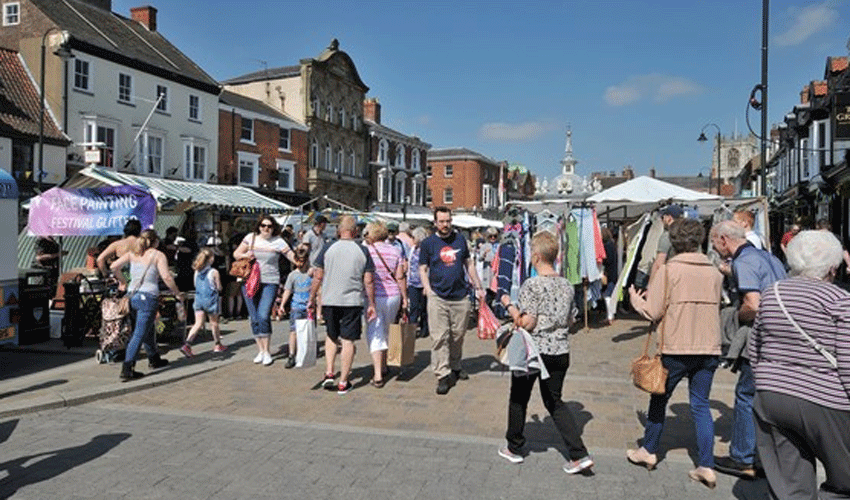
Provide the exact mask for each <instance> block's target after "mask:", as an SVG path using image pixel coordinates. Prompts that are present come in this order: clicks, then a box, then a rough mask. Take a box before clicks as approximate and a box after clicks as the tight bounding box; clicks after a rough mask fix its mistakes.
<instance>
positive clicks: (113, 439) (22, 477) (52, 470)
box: [0, 432, 131, 499]
mask: <svg viewBox="0 0 850 500" xmlns="http://www.w3.org/2000/svg"><path fill="white" fill-rule="evenodd" d="M130 436H131V434H128V433H123V432H122V433H117V434H104V435H101V436H95V437H93V438H92V440H91V441H90V442H88V443H86V444H83V445H80V446H72V447H69V448H63V449H61V450H56V451H48V452H44V453H38V454H35V455H28V456H24V457H20V458H16V459H13V460H9V461H7V462H4V463H2V464H0V471H3V470H5V471H6V472H7V473H8V477H6V478H5V479H3V480H2V481H0V491H2V493H0V498H3V499H5V498H9V497H11V496H12V495H14V494H15V493H16V492H17V491H18V490H19V489H20V488H22V487H25V486H28V485H31V484H35V483H40V482H42V481H46V480H49V479H52V478H54V477H56V476H59V475H60V474H63V473H65V472H67V471H69V470H71V469H73V468H75V467H77V466H78V465H82V464H84V463H86V462H90V461H92V460H94V459H96V458H98V457H100V456H103V455H105V454H106V453H108V452H109V451H110V450H111V449H113V448H115V447H116V446H118V445H119V444H120V443H121V442H122V441H124V440H126V439H127V438H129V437H130ZM25 464H26V465H25Z"/></svg>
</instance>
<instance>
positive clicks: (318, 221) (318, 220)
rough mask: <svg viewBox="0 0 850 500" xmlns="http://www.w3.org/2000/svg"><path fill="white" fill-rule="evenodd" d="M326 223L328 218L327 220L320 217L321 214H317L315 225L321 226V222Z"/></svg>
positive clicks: (322, 216)
mask: <svg viewBox="0 0 850 500" xmlns="http://www.w3.org/2000/svg"><path fill="white" fill-rule="evenodd" d="M327 221H328V218H327V217H325V216H324V215H322V214H319V215H317V216H316V222H315V223H316V224H321V223H323V222H327Z"/></svg>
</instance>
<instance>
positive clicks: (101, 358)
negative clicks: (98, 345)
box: [94, 349, 109, 364]
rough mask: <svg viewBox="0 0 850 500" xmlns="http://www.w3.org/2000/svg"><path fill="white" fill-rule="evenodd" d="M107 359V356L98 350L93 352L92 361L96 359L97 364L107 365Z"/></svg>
mask: <svg viewBox="0 0 850 500" xmlns="http://www.w3.org/2000/svg"><path fill="white" fill-rule="evenodd" d="M108 357H109V356H108V355H107V354H106V353H105V352H103V351H102V350H101V349H98V350H96V351H95V352H94V359H96V360H97V362H98V363H100V364H104V363H107V362H108V361H109V359H107V358H108Z"/></svg>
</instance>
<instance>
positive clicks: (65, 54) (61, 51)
mask: <svg viewBox="0 0 850 500" xmlns="http://www.w3.org/2000/svg"><path fill="white" fill-rule="evenodd" d="M53 31H58V32H59V33H61V34H62V43H61V44H60V45H59V48H58V49H56V52H54V54H55V55H57V56H59V57H60V58H61V59H62V64H65V61H67V60H68V59H71V58H73V57H74V54H72V53H71V49H69V48H68V47H67V43H68V32H67V31H61V30H60V29H59V28H57V27H56V26H53V27H51V28H48V29H47V31H45V32H44V34H43V35H42V36H41V61H40V62H41V73H40V74H39V91H40V92H41V96H40V97H39V102H40V103H41V108H40V113H39V114H38V191H39V192H41V188H42V185H41V183H42V180H43V178H44V112H45V102H44V100H45V92H44V64H45V48H46V45H47V35H49V34H50V33H52V32H53Z"/></svg>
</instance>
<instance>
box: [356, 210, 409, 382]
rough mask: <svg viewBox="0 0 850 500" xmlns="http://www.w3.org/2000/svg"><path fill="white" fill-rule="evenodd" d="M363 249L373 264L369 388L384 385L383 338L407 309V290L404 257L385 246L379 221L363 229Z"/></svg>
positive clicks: (368, 335) (383, 228)
mask: <svg viewBox="0 0 850 500" xmlns="http://www.w3.org/2000/svg"><path fill="white" fill-rule="evenodd" d="M366 233H367V234H368V237H367V240H366V246H367V248H369V254H370V255H371V256H372V260H373V261H374V262H375V309H376V312H377V313H378V316H377V318H376V319H375V321H371V322H369V323H368V324H367V327H366V340H367V342H368V343H369V352H371V353H372V364H373V365H374V367H375V375H374V377H372V385H373V386H375V387H377V388H379V389H380V388H381V387H383V386H384V372H385V370H386V366H387V337H388V336H389V330H390V324H391V323H394V322H395V320H396V317H398V311H399V307H404V308H405V309H407V287H406V286H405V284H406V281H405V277H404V257H403V256H402V255H401V251H400V250H399V248H398V247H397V246H395V245H391V244H389V243H387V241H386V239H387V234H388V232H387V226H386V225H385V224H384V223H383V222H372V223H370V224H368V225H367V226H366Z"/></svg>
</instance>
